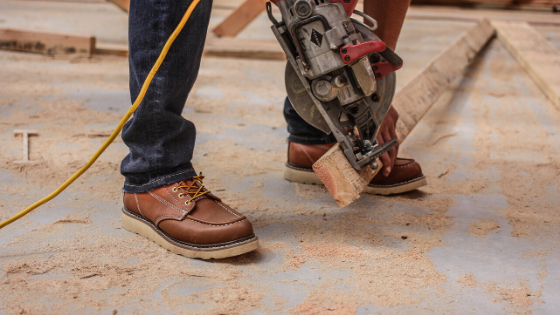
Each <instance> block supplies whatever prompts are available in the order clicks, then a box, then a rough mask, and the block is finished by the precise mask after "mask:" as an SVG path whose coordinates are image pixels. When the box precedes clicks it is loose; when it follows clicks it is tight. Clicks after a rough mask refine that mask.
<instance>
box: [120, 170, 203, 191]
mask: <svg viewBox="0 0 560 315" xmlns="http://www.w3.org/2000/svg"><path fill="white" fill-rule="evenodd" d="M189 164H190V163H189ZM197 175H198V174H197V173H196V171H195V170H194V168H192V167H190V168H187V169H183V170H180V171H176V172H173V173H171V174H168V175H161V176H156V177H153V179H151V180H150V181H148V182H146V183H145V184H136V183H131V182H130V180H129V179H128V178H127V179H126V180H125V183H124V187H123V191H124V192H127V193H142V192H146V191H148V190H152V189H155V188H158V187H161V186H165V185H169V184H173V183H177V182H180V181H182V180H185V179H189V178H193V177H194V176H197ZM150 177H151V176H150Z"/></svg>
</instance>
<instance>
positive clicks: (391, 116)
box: [377, 106, 399, 177]
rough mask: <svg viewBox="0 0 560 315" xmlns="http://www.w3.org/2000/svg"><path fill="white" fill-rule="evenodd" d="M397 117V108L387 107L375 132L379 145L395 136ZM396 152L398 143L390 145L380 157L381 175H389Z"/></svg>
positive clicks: (397, 151)
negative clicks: (389, 148)
mask: <svg viewBox="0 0 560 315" xmlns="http://www.w3.org/2000/svg"><path fill="white" fill-rule="evenodd" d="M398 119H399V113H397V110H395V109H394V108H393V106H391V107H389V110H388V111H387V115H385V119H384V120H383V122H382V123H381V126H380V127H379V132H378V133H377V142H378V143H379V145H382V144H383V143H385V142H387V141H390V140H391V139H395V138H396V137H397V132H396V129H395V127H396V125H397V120H398ZM397 153H399V144H398V143H397V145H396V146H394V147H392V148H391V150H389V151H388V152H387V153H385V154H383V155H382V156H381V157H380V159H381V162H382V163H383V169H382V170H381V174H383V176H385V177H387V176H389V174H391V170H392V169H393V166H394V165H395V160H396V158H397Z"/></svg>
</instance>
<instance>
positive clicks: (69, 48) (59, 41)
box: [0, 29, 95, 57]
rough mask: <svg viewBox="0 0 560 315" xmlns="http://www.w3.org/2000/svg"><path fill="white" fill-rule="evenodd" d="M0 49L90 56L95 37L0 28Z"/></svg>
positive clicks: (93, 49) (93, 47)
mask: <svg viewBox="0 0 560 315" xmlns="http://www.w3.org/2000/svg"><path fill="white" fill-rule="evenodd" d="M0 49H7V50H17V51H25V52H34V53H41V54H48V55H74V56H76V55H77V56H88V57H91V55H92V54H93V52H94V51H95V37H94V36H80V35H69V34H61V33H47V32H37V31H25V30H15V29H0Z"/></svg>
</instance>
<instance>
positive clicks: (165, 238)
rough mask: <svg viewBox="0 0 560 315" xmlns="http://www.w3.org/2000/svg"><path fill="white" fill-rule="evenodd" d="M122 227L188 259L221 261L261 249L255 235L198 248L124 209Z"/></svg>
mask: <svg viewBox="0 0 560 315" xmlns="http://www.w3.org/2000/svg"><path fill="white" fill-rule="evenodd" d="M121 218H122V226H123V228H125V229H126V230H128V231H130V232H132V233H136V234H138V235H141V236H144V237H145V238H147V239H149V240H151V241H152V242H154V243H156V244H158V245H159V246H161V247H163V248H165V249H167V250H168V251H170V252H172V253H175V254H178V255H182V256H185V257H188V258H200V259H221V258H228V257H233V256H238V255H241V254H245V253H248V252H251V251H254V250H256V249H257V248H259V239H258V237H256V236H255V235H253V236H250V237H248V238H246V239H242V240H238V241H235V242H231V243H227V244H216V245H212V246H202V247H198V246H196V245H192V244H187V243H184V242H181V241H179V240H176V239H174V238H172V237H171V236H169V235H167V233H165V232H163V231H162V230H161V229H159V228H158V227H156V226H155V225H154V224H153V223H152V222H150V221H148V220H146V219H144V218H142V217H140V216H139V215H137V214H135V213H133V212H132V211H130V210H128V209H126V208H123V209H122V212H121Z"/></svg>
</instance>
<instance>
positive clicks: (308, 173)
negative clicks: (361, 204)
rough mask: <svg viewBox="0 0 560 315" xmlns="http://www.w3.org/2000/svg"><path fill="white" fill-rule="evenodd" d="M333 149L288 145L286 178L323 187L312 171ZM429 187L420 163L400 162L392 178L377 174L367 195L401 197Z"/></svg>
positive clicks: (367, 188)
mask: <svg viewBox="0 0 560 315" xmlns="http://www.w3.org/2000/svg"><path fill="white" fill-rule="evenodd" d="M333 145H335V143H329V144H322V145H306V144H299V143H294V142H289V144H288V162H287V163H286V168H285V169H284V178H285V179H287V180H289V181H291V182H297V183H302V184H317V185H322V184H323V183H322V182H321V180H320V179H319V177H318V176H317V175H316V174H315V172H313V169H312V168H311V167H312V166H313V163H315V162H316V161H317V160H318V159H319V158H321V157H322V156H323V154H325V153H326V152H327V151H328V150H329V149H330V148H331V147H332V146H333ZM427 184H428V183H427V181H426V177H425V176H424V174H422V168H421V167H420V164H418V162H415V161H414V160H413V159H404V158H397V159H396V160H395V165H394V166H393V169H392V170H391V174H389V176H387V177H385V176H383V175H381V172H379V173H377V175H375V177H374V178H373V179H372V180H371V182H370V183H369V185H368V186H366V188H365V189H364V192H366V193H368V194H375V195H392V194H400V193H403V192H407V191H411V190H414V189H417V188H420V187H422V186H426V185H427Z"/></svg>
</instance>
